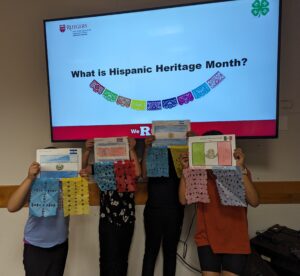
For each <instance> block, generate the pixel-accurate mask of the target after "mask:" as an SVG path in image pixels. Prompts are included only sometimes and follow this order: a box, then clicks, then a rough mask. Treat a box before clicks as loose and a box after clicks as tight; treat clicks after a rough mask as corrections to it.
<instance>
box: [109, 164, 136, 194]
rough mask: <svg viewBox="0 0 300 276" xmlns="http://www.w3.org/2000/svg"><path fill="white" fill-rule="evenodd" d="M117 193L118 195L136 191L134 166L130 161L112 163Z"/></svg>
mask: <svg viewBox="0 0 300 276" xmlns="http://www.w3.org/2000/svg"><path fill="white" fill-rule="evenodd" d="M114 170H115V175H116V183H117V191H118V192H119V193H124V192H134V191H135V190H136V176H135V166H134V162H133V161H132V160H124V161H117V162H115V163H114Z"/></svg>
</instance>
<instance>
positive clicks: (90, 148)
mask: <svg viewBox="0 0 300 276" xmlns="http://www.w3.org/2000/svg"><path fill="white" fill-rule="evenodd" d="M85 149H86V150H87V151H93V150H94V139H88V140H86V141H85Z"/></svg>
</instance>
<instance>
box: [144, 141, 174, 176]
mask: <svg viewBox="0 0 300 276" xmlns="http://www.w3.org/2000/svg"><path fill="white" fill-rule="evenodd" d="M146 164H147V176H148V177H161V176H164V177H168V176H169V161H168V148H167V147H157V148H153V147H151V148H149V149H148V155H147V159H146Z"/></svg>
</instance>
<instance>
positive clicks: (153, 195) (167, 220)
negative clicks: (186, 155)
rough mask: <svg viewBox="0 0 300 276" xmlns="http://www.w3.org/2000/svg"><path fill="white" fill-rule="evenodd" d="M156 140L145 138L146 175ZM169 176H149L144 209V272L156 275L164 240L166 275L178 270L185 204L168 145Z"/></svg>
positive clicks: (149, 137) (150, 137)
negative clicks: (183, 203)
mask: <svg viewBox="0 0 300 276" xmlns="http://www.w3.org/2000/svg"><path fill="white" fill-rule="evenodd" d="M154 140H155V137H154V136H148V137H147V138H145V151H144V158H143V163H142V172H143V177H145V178H146V177H147V164H146V159H147V155H148V151H149V149H150V147H151V145H152V142H153V141H154ZM168 160H169V162H168V166H169V176H168V177H148V200H147V203H146V206H145V210H144V226H145V235H146V241H145V254H144V260H143V271H142V276H153V275H154V268H155V262H156V258H157V255H158V253H159V250H160V246H161V243H162V249H163V259H164V261H163V275H164V276H174V275H175V272H176V253H177V245H178V242H179V239H180V234H181V228H182V222H183V211H184V209H183V207H182V206H181V204H180V202H179V197H178V187H179V178H178V177H177V174H176V170H175V167H174V164H173V161H172V156H171V152H170V150H169V149H168Z"/></svg>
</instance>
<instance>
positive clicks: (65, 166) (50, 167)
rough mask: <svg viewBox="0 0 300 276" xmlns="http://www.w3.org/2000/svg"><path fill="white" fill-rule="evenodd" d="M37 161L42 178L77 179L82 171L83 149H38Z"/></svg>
mask: <svg viewBox="0 0 300 276" xmlns="http://www.w3.org/2000/svg"><path fill="white" fill-rule="evenodd" d="M36 161H37V162H38V163H40V165H41V171H40V174H39V177H41V178H69V177H76V176H78V172H79V171H80V169H81V149H80V148H63V149H38V150H37V151H36Z"/></svg>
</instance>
